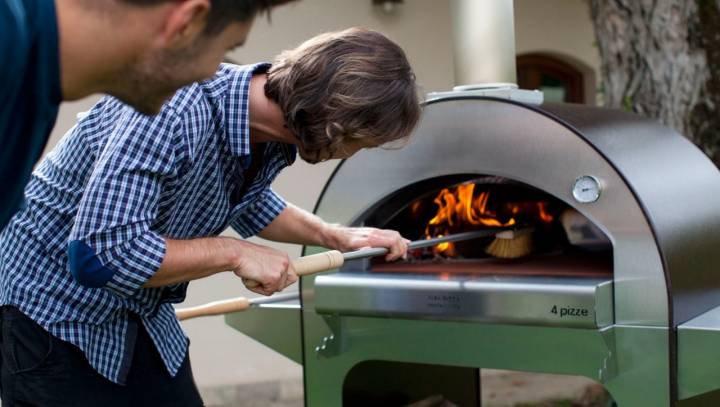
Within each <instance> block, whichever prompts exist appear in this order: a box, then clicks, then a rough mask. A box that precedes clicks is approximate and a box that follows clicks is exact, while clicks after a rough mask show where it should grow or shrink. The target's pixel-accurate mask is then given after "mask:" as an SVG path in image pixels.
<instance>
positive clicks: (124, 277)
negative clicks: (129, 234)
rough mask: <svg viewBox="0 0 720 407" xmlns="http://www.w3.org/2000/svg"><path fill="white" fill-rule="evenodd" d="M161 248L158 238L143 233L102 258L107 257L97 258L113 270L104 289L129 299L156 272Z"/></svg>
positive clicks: (163, 250)
mask: <svg viewBox="0 0 720 407" xmlns="http://www.w3.org/2000/svg"><path fill="white" fill-rule="evenodd" d="M165 249H166V248H165V239H164V238H163V237H162V236H160V235H159V234H157V233H155V232H146V233H144V234H142V235H140V236H138V237H137V238H135V239H133V240H131V241H129V242H126V243H123V244H121V245H118V246H116V247H114V248H113V249H112V250H109V251H108V252H107V253H106V254H107V256H102V257H107V258H102V257H101V259H100V260H101V261H102V262H103V264H106V265H107V266H109V267H110V268H112V269H113V271H114V273H113V275H112V277H111V278H110V280H109V281H108V282H107V284H106V285H105V287H106V288H107V289H109V290H110V291H112V292H113V293H115V294H117V295H119V296H121V297H123V298H127V297H132V296H133V295H135V294H136V293H137V292H138V291H139V290H140V289H141V288H142V286H143V285H144V284H145V283H146V282H147V281H148V280H149V279H150V278H151V277H152V276H153V275H154V274H155V273H156V272H157V271H158V269H159V268H160V265H161V264H162V262H163V259H164V258H165ZM111 252H114V253H111Z"/></svg>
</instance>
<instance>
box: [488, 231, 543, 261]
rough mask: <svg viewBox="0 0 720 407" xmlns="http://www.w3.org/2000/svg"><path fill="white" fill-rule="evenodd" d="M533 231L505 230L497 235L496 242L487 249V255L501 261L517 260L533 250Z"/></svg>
mask: <svg viewBox="0 0 720 407" xmlns="http://www.w3.org/2000/svg"><path fill="white" fill-rule="evenodd" d="M532 232H533V229H532V228H525V229H516V230H505V231H502V232H500V233H498V234H496V235H495V240H493V242H492V243H490V244H489V245H488V247H486V248H485V253H487V254H489V255H491V256H493V257H498V258H501V259H517V258H518V257H523V256H526V255H528V254H530V252H532V249H533V236H532V235H533V233H532Z"/></svg>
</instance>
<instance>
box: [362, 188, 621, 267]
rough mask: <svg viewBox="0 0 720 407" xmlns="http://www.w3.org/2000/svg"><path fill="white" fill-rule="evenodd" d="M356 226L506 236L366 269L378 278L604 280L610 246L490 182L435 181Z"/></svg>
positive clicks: (526, 191)
mask: <svg viewBox="0 0 720 407" xmlns="http://www.w3.org/2000/svg"><path fill="white" fill-rule="evenodd" d="M366 214H367V215H366V216H364V217H363V218H362V219H359V220H358V222H355V223H356V224H359V223H361V224H364V225H366V226H374V227H380V228H388V229H394V230H397V231H399V232H400V233H401V234H402V235H403V236H404V237H406V238H408V239H410V240H418V239H426V238H431V237H437V236H445V235H449V234H455V233H461V232H469V231H475V230H487V229H491V230H492V229H497V230H498V231H500V230H502V229H504V228H511V229H513V230H514V232H512V234H511V235H508V233H504V234H503V235H504V237H505V239H502V237H500V236H503V235H500V236H498V237H495V236H491V237H486V238H478V239H473V240H467V241H462V242H456V243H442V244H439V245H436V246H434V247H430V248H424V249H415V250H412V251H411V252H410V253H409V255H408V259H407V260H405V261H398V262H392V263H387V262H385V261H384V260H383V258H382V257H378V258H375V259H373V260H372V261H371V262H370V263H369V264H368V265H369V270H370V271H372V272H380V273H432V274H439V275H440V276H441V277H443V276H446V277H448V278H449V277H450V276H451V275H456V274H461V275H513V276H517V275H520V276H550V277H565V276H567V277H596V278H597V277H608V276H611V275H612V258H613V256H612V244H611V242H610V240H609V239H608V238H607V236H606V235H605V234H604V233H603V232H602V231H601V230H600V229H599V228H598V227H597V226H596V225H594V224H593V222H591V221H590V220H589V219H588V218H586V217H585V216H583V215H582V214H581V213H580V212H578V211H577V210H575V209H573V208H572V207H571V206H569V205H568V204H566V203H565V202H563V201H561V200H559V199H557V198H555V197H554V196H552V195H550V194H548V193H546V192H544V191H541V190H539V189H537V188H534V187H532V186H530V185H527V184H524V183H521V182H518V181H514V180H511V179H508V178H503V177H497V176H477V175H457V176H449V177H439V178H435V179H431V180H426V181H423V182H421V183H418V184H414V185H411V186H408V187H406V188H404V189H402V190H400V191H397V192H396V193H394V194H393V195H392V196H390V197H388V198H386V199H385V200H383V201H382V202H380V203H378V204H376V205H375V206H374V207H373V208H371V209H370V210H369V211H368V212H366Z"/></svg>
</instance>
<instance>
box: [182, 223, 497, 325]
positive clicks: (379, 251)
mask: <svg viewBox="0 0 720 407" xmlns="http://www.w3.org/2000/svg"><path fill="white" fill-rule="evenodd" d="M506 231H511V229H508V228H502V229H498V228H495V229H483V230H476V231H472V232H463V233H456V234H452V235H447V236H440V237H436V238H433V239H422V240H416V241H414V242H410V243H408V250H414V249H420V248H423V247H430V246H436V245H438V244H440V243H446V242H460V241H465V240H471V239H477V238H481V237H491V236H497V235H498V234H499V233H503V232H506ZM388 252H389V250H388V249H387V248H384V247H374V248H370V249H360V250H355V251H352V252H347V253H342V252H340V251H338V250H330V251H326V252H322V253H318V254H312V255H310V256H303V257H300V258H297V259H295V260H293V261H292V265H293V268H294V269H295V273H297V275H298V276H308V275H312V274H317V273H320V272H323V271H328V270H333V269H336V268H339V267H341V266H342V265H343V263H345V261H349V260H358V259H364V258H368V257H375V256H383V255H386V254H387V253H388ZM245 284H246V285H248V286H250V284H252V282H250V281H249V282H246V283H245ZM283 295H285V296H287V295H288V294H276V295H273V296H272V297H267V298H266V297H262V298H253V299H248V298H245V297H238V298H231V299H228V300H222V301H215V302H211V303H207V304H204V305H199V306H197V307H191V308H183V309H178V310H176V311H175V315H176V316H177V317H178V319H179V320H181V321H182V320H184V319H189V318H195V317H200V316H209V315H220V314H226V313H228V312H235V311H243V310H246V309H248V308H250V307H252V306H256V305H259V304H265V303H271V302H279V301H287V300H288V298H284V297H283V298H282V299H280V298H279V297H281V296H283ZM290 295H292V296H295V298H296V297H297V294H290Z"/></svg>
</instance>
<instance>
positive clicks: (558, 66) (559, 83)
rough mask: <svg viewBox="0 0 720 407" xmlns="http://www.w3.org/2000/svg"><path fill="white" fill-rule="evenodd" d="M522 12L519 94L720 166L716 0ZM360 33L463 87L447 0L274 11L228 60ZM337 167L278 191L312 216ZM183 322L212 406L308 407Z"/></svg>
mask: <svg viewBox="0 0 720 407" xmlns="http://www.w3.org/2000/svg"><path fill="white" fill-rule="evenodd" d="M478 1H481V0H478ZM514 4H515V33H516V34H515V35H516V37H515V38H516V52H517V71H518V84H519V86H520V87H521V88H526V89H541V90H542V91H543V92H544V95H545V100H549V101H564V102H571V103H585V104H592V105H594V104H599V105H603V104H605V105H608V106H611V107H617V108H621V109H626V110H630V111H634V112H636V113H639V114H643V115H646V116H649V117H654V118H657V119H658V120H661V121H663V122H664V123H666V124H668V125H670V126H672V127H674V128H675V129H676V130H678V131H679V132H680V133H682V134H684V135H686V136H688V137H689V138H691V139H692V140H693V141H695V142H696V143H697V144H698V145H699V146H700V147H701V148H703V150H704V151H705V152H706V153H707V154H708V155H709V156H710V157H711V158H713V159H714V160H715V162H716V163H718V162H720V153H719V151H720V149H719V148H718V144H720V143H719V142H718V137H720V136H719V135H720V115H718V114H717V113H718V111H717V110H718V108H717V106H719V105H718V103H720V78H719V77H718V74H717V73H716V72H718V69H717V68H720V47H717V45H718V44H719V43H720V30H719V29H718V27H716V25H717V24H715V26H714V25H713V24H712V22H713V21H715V22H717V21H720V20H718V19H719V18H720V14H719V13H718V9H720V0H704V1H697V2H696V1H675V0H666V1H663V2H649V1H648V2H645V1H631V0H627V1H621V0H618V1H613V2H610V1H601V0H596V1H589V0H543V1H537V0H515V1H514ZM351 26H365V27H369V28H373V29H376V30H379V31H381V32H383V33H385V34H386V35H388V36H389V37H391V38H392V39H393V40H394V41H396V42H397V43H398V44H400V46H401V47H403V49H404V50H405V52H406V53H407V56H408V58H409V60H410V62H411V64H412V66H413V68H414V70H415V73H416V75H417V79H418V83H419V85H420V86H421V89H420V92H421V93H423V94H424V93H427V92H431V91H445V90H450V89H451V88H452V87H453V86H454V85H455V81H454V77H453V68H454V67H453V55H452V38H451V28H452V27H451V21H450V10H449V3H448V1H447V0H405V1H402V0H389V1H382V0H332V1H331V0H301V1H298V2H295V3H293V4H289V5H286V6H283V7H280V8H277V9H275V10H274V11H273V12H272V14H271V16H270V17H269V18H267V17H259V18H258V19H257V20H256V21H255V24H254V26H253V28H252V31H251V33H250V36H249V38H248V41H247V43H246V45H245V46H243V47H241V48H239V49H237V50H235V51H233V52H232V53H230V54H229V55H228V58H229V59H231V60H232V61H234V62H237V63H239V64H245V63H254V62H259V61H272V59H273V57H274V56H275V55H277V54H278V53H279V52H280V51H282V50H284V49H288V48H293V47H295V46H296V45H298V44H299V43H300V42H302V41H303V40H305V39H308V38H310V37H312V36H314V35H316V34H318V33H321V32H325V31H332V30H339V29H344V28H347V27H351ZM713 72H715V76H713ZM98 99H99V97H91V98H87V99H84V100H80V101H77V102H72V103H64V104H63V105H62V106H61V111H60V116H59V119H58V122H57V124H56V127H55V129H54V132H53V134H52V138H51V141H50V144H49V145H48V151H49V149H51V148H52V146H53V145H54V144H55V143H57V141H58V140H59V139H60V137H62V135H63V134H64V133H65V132H66V131H67V130H68V129H70V128H71V127H72V126H73V125H74V123H75V120H76V115H77V114H78V113H79V112H82V111H85V110H87V109H89V108H90V107H91V106H92V105H93V104H94V103H95V102H96V101H97V100H98ZM335 165H337V163H332V162H331V163H322V164H318V165H308V164H305V163H304V162H301V161H300V160H299V161H298V162H296V163H295V164H294V165H293V166H292V167H291V168H288V169H287V170H285V171H284V172H283V173H282V174H281V175H280V177H279V178H278V179H277V181H276V182H275V184H274V188H275V190H276V191H277V192H279V193H280V194H281V195H282V196H283V197H285V198H286V199H287V200H288V201H290V202H293V203H295V204H296V205H298V206H300V207H302V208H305V209H307V210H312V209H313V205H314V203H315V201H316V200H317V198H318V196H319V194H320V192H321V190H322V188H323V186H324V184H325V182H326V181H327V179H328V177H329V176H330V174H331V172H332V171H333V169H334V167H335ZM226 233H228V234H232V232H226ZM265 243H266V244H269V245H271V246H273V247H277V248H280V249H282V250H285V251H287V252H288V253H289V254H290V256H291V257H297V256H299V254H300V249H301V248H300V247H299V246H293V245H281V244H275V243H267V242H265ZM228 274H229V273H228ZM293 289H297V288H296V287H290V288H288V289H287V290H288V291H290V290H293ZM251 295H252V294H251V293H249V292H248V291H246V290H245V289H244V288H243V286H242V284H241V283H240V281H239V280H238V279H236V278H235V277H234V276H233V275H231V274H229V275H217V276H214V277H211V278H207V279H204V280H201V281H196V282H193V283H192V284H191V285H190V289H189V290H188V298H187V300H186V301H185V303H184V304H182V306H191V305H196V304H200V303H204V302H208V301H213V300H218V299H223V298H229V297H234V296H251ZM184 328H185V330H186V332H187V334H188V336H189V337H190V340H191V347H190V352H191V361H192V364H193V370H194V372H195V377H196V380H197V384H198V386H199V387H200V389H201V391H202V393H203V395H204V397H205V400H206V403H207V405H208V406H221V405H227V406H231V405H258V406H299V405H302V369H301V366H299V365H297V364H296V363H294V362H292V361H290V360H289V359H286V358H285V357H284V356H282V355H280V354H278V353H276V352H274V351H272V350H270V349H268V348H266V347H264V346H262V345H260V344H258V343H256V342H254V341H253V340H252V339H249V338H247V337H245V336H243V335H241V334H240V333H238V332H237V331H235V330H233V329H230V328H229V327H227V326H226V325H225V324H224V322H223V319H222V318H221V317H211V318H205V319H197V320H191V321H188V322H185V323H184ZM483 376H484V377H483V380H484V385H483V388H484V389H483V391H484V395H483V396H484V399H485V400H484V401H485V403H484V404H483V405H497V406H501V405H528V404H522V403H534V404H532V405H554V404H553V403H554V402H552V401H550V400H566V401H567V403H570V404H558V405H594V404H592V403H595V402H598V401H597V400H600V399H602V396H598V394H600V395H602V390H601V389H600V390H598V387H597V386H598V385H595V384H593V383H592V382H590V381H588V380H585V379H582V378H563V377H557V376H550V375H522V374H518V373H512V372H496V371H484V372H483ZM568 400H569V401H568ZM548 403H549V404H548ZM563 403H564V401H563ZM573 403H574V404H573ZM598 403H599V402H598ZM598 405H599V404H598Z"/></svg>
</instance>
